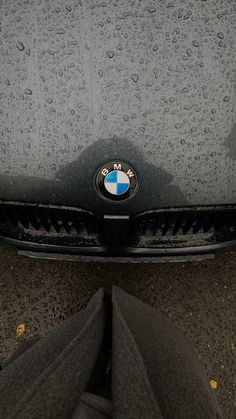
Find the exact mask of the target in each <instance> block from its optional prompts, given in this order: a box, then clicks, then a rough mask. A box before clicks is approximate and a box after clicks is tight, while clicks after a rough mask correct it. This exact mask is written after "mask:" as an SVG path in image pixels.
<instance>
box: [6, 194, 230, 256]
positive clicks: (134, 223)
mask: <svg viewBox="0 0 236 419" xmlns="http://www.w3.org/2000/svg"><path fill="white" fill-rule="evenodd" d="M0 238H1V239H6V240H8V241H9V240H10V241H11V243H12V239H13V244H14V243H16V245H17V246H19V245H21V248H22V246H23V248H24V246H26V247H27V243H29V247H31V248H32V247H33V248H37V249H39V250H40V249H43V248H44V247H43V246H45V248H47V249H49V251H50V249H52V251H58V252H60V251H62V252H64V253H67V252H68V253H70V251H71V252H72V253H73V254H74V253H76V252H78V253H79V252H81V253H83V254H86V252H87V253H88V252H89V251H90V254H95V253H96V254H100V255H101V254H103V255H114V256H119V255H122V256H126V255H131V256H132V255H135V256H137V255H142V253H143V254H148V252H149V254H150V255H153V253H155V252H156V254H158V252H159V254H163V253H164V252H165V251H169V252H172V253H173V251H175V249H177V250H178V252H179V250H181V251H182V252H184V251H185V249H187V250H186V252H187V251H192V250H191V249H193V248H195V249H196V248H198V249H199V248H201V249H204V247H205V249H206V248H207V247H209V246H213V247H214V246H215V245H216V247H217V248H218V247H222V246H221V245H224V243H232V242H236V207H233V206H230V207H211V208H209V207H200V208H182V209H178V208H175V209H163V210H154V211H148V212H145V213H142V214H139V215H137V216H130V217H129V216H119V215H115V216H112V215H106V216H104V217H103V216H102V215H100V216H98V215H95V214H92V213H91V212H89V211H85V210H82V209H78V208H69V207H58V206H51V205H36V204H24V203H13V202H0ZM14 240H15V241H14ZM41 245H42V246H41ZM50 245H51V247H50ZM218 245H220V246H218ZM227 245H228V244H227ZM47 246H49V248H48V247H47ZM53 246H54V247H53ZM86 249H88V250H86ZM203 251H204V250H203Z"/></svg>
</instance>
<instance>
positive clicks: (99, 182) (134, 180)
mask: <svg viewBox="0 0 236 419" xmlns="http://www.w3.org/2000/svg"><path fill="white" fill-rule="evenodd" d="M113 170H120V171H121V172H124V173H126V174H127V175H128V177H129V180H130V187H129V189H128V191H127V192H125V193H124V194H122V195H113V194H112V193H110V192H108V190H107V189H106V187H105V185H104V180H105V178H106V176H107V175H108V173H110V172H112V171H113ZM96 187H97V190H98V192H99V194H100V195H102V197H103V198H107V199H109V200H112V201H116V202H117V201H124V200H126V199H130V198H133V196H134V195H135V194H136V193H137V190H138V187H139V181H138V176H137V173H136V172H135V170H134V169H133V167H132V166H130V165H129V164H128V163H124V162H120V161H112V162H109V163H107V164H104V165H103V166H102V167H101V168H100V169H99V170H98V172H97V175H96Z"/></svg>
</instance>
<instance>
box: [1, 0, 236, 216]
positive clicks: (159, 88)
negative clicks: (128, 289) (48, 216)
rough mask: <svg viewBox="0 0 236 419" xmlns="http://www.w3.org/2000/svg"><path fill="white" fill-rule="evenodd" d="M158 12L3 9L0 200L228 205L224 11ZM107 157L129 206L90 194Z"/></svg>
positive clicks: (232, 139)
mask: <svg viewBox="0 0 236 419" xmlns="http://www.w3.org/2000/svg"><path fill="white" fill-rule="evenodd" d="M208 3H210V4H208ZM167 6H168V5H167V3H166V2H158V4H157V2H155V1H153V2H142V3H140V2H137V3H135V2H133V3H132V4H131V2H127V1H120V2H119V4H117V5H116V7H115V6H114V4H112V3H108V2H98V3H96V4H93V5H91V4H90V2H89V3H86V4H84V2H83V3H82V2H80V1H75V2H73V5H71V6H68V5H67V6H65V5H64V4H63V5H57V2H55V1H49V2H48V3H47V7H46V6H45V7H44V3H43V2H42V3H40V4H38V5H35V4H30V3H29V4H26V3H24V2H23V3H18V4H17V5H15V8H14V10H13V9H12V6H11V4H10V2H3V4H2V6H1V7H2V13H1V14H2V16H3V21H2V28H3V30H2V32H1V44H0V46H1V61H0V77H1V94H0V110H1V111H0V112H1V113H0V118H1V119H0V124H1V137H0V199H2V200H20V201H27V202H35V203H47V204H57V205H69V206H76V207H82V208H86V209H89V210H92V211H95V212H102V213H123V214H126V213H137V212H141V211H144V210H148V209H152V208H166V207H168V208H169V207H181V206H182V207H183V206H198V205H225V204H235V203H236V125H235V122H236V115H235V106H234V105H235V103H234V97H235V96H234V78H233V76H234V71H235V68H234V63H235V59H234V58H235V56H234V49H233V40H234V30H233V27H234V25H233V23H234V11H233V4H232V3H228V2H226V1H225V10H223V9H222V7H223V6H222V4H220V5H219V2H218V1H211V2H201V5H200V6H199V3H198V2H192V3H191V5H190V4H189V3H188V2H182V1H181V2H180V1H176V2H175V3H173V4H170V5H169V6H168V7H167ZM231 9H232V10H231ZM114 160H115V161H124V162H128V163H130V164H131V165H132V166H133V167H134V169H135V170H136V172H137V174H138V177H139V181H140V188H139V191H138V193H137V194H136V196H135V197H134V198H133V199H130V200H128V201H124V202H119V203H117V202H116V203H114V202H109V201H108V200H105V199H103V198H102V197H101V196H100V195H99V194H98V193H97V191H96V188H95V176H96V173H97V170H98V169H99V168H100V167H101V166H102V165H103V164H104V163H107V162H109V161H114Z"/></svg>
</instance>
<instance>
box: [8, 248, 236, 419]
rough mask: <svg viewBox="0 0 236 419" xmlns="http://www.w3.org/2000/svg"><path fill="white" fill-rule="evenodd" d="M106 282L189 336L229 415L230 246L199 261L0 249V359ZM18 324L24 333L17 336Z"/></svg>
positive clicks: (233, 372)
mask: <svg viewBox="0 0 236 419" xmlns="http://www.w3.org/2000/svg"><path fill="white" fill-rule="evenodd" d="M112 284H116V285H118V286H120V287H121V288H123V289H124V290H125V291H127V292H129V293H131V294H133V295H135V296H137V297H138V298H140V299H141V300H143V301H144V302H146V303H149V304H150V305H152V306H153V307H160V308H161V310H162V312H163V313H164V314H165V315H166V316H168V317H169V318H170V319H171V320H172V321H173V322H174V323H175V324H176V325H177V326H178V327H179V328H180V329H181V330H182V332H183V333H184V334H186V335H188V336H189V337H190V338H191V340H192V342H193V344H194V346H195V348H196V350H197V353H198V355H199V359H200V362H201V363H202V365H203V366H204V367H205V370H206V373H207V375H208V378H209V382H210V380H212V379H214V380H215V381H217V383H218V387H217V389H216V390H215V391H216V394H217V397H218V399H219V401H220V404H221V406H222V409H223V411H224V415H225V418H229V419H231V418H232V419H233V418H236V402H235V394H236V382H235V380H236V356H235V355H236V250H234V251H231V252H226V253H221V254H219V255H218V257H217V259H216V260H209V261H204V262H199V263H196V262H194V263H185V264H183V263H178V264H155V265H147V264H145V265H140V264H138V265H135V264H130V265H127V264H122V265H119V264H97V263H96V264H95V263H90V264H86V263H75V262H63V261H40V260H32V259H28V258H25V257H20V256H16V255H15V254H14V252H13V251H10V250H6V249H0V291H1V293H0V304H1V313H0V322H1V331H0V342H1V347H0V356H1V362H2V363H4V360H5V359H6V358H8V357H9V356H10V355H11V353H12V352H13V351H14V350H15V349H16V347H17V345H19V343H20V341H22V340H23V339H30V338H31V337H33V336H38V335H39V336H44V335H45V334H47V333H48V332H49V331H50V330H51V329H52V328H53V327H54V326H56V325H57V324H59V323H60V322H61V321H63V319H66V318H67V317H68V316H71V315H72V314H74V313H76V312H77V311H78V310H80V309H81V308H82V307H85V305H86V303H87V301H88V300H89V299H90V298H91V296H92V295H93V294H94V293H95V291H96V290H97V289H98V288H99V287H104V288H105V289H106V290H110V289H111V286H112ZM20 323H24V324H25V325H26V332H25V334H24V335H23V336H22V337H21V338H16V328H17V325H19V324H20ZM202 419H204V418H202Z"/></svg>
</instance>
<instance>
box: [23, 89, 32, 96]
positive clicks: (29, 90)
mask: <svg viewBox="0 0 236 419" xmlns="http://www.w3.org/2000/svg"><path fill="white" fill-rule="evenodd" d="M24 93H25V94H26V95H29V96H30V95H32V90H31V89H25V91H24Z"/></svg>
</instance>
